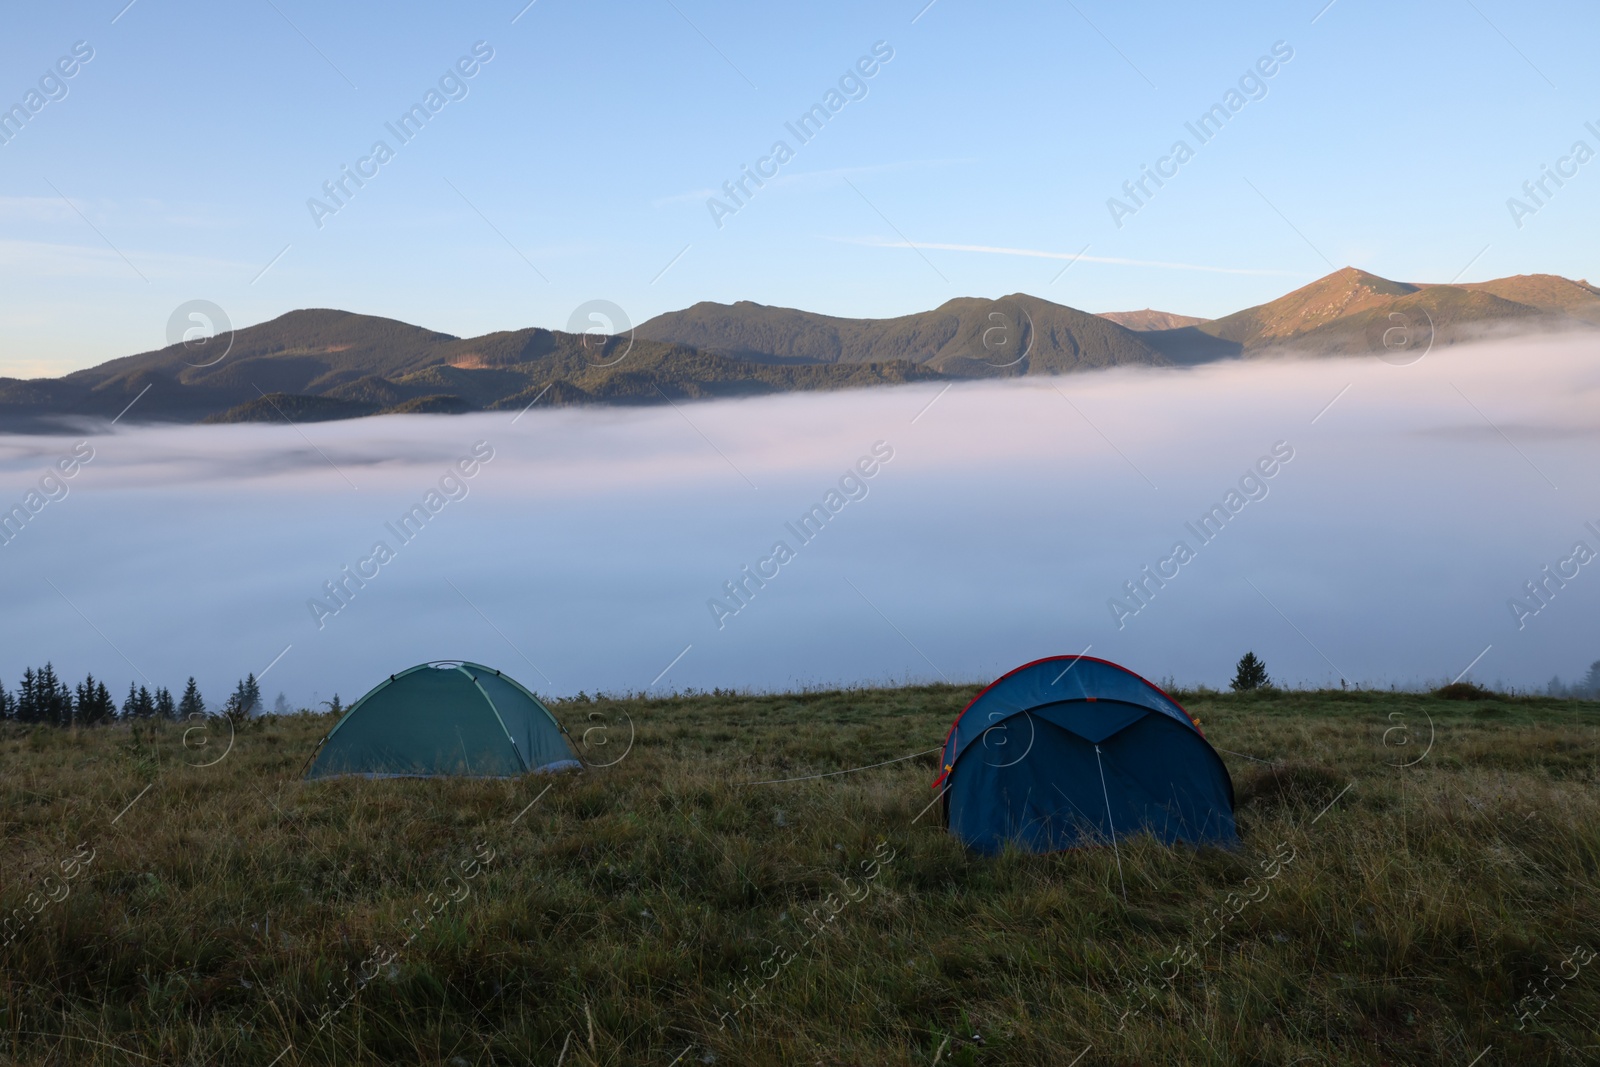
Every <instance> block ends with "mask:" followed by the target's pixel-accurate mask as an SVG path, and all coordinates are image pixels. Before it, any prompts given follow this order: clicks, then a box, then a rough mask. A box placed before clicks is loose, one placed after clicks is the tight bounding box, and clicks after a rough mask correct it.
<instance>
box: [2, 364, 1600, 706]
mask: <svg viewBox="0 0 1600 1067" xmlns="http://www.w3.org/2000/svg"><path fill="white" fill-rule="evenodd" d="M1597 356H1600V343H1597V342H1596V340H1594V339H1593V338H1581V339H1574V338H1571V337H1568V338H1555V339H1538V340H1523V341H1516V342H1500V343H1492V344H1483V345H1478V346H1468V347H1454V348H1441V349H1437V350H1435V351H1433V352H1431V353H1429V354H1428V355H1427V356H1426V357H1425V358H1423V359H1422V360H1421V361H1420V362H1417V363H1415V364H1413V365H1410V366H1392V365H1389V364H1387V363H1384V362H1381V361H1379V360H1377V359H1371V358H1369V359H1360V360H1348V359H1340V360H1327V359H1323V360H1314V361H1304V362H1299V361H1271V362H1267V361H1242V362H1230V363H1225V364H1216V365H1211V366H1206V367H1202V368H1198V369H1190V370H1178V371H1165V370H1160V371H1152V370H1123V371H1109V372H1099V373H1092V374H1080V375H1073V376H1068V377H1060V378H1054V379H1040V378H1027V379H1020V380H1015V381H1006V382H993V383H971V384H959V385H954V386H947V387H945V386H939V385H926V384H923V385H917V386H906V387H896V388H880V389H868V390H857V391H851V392H839V393H827V394H808V395H789V396H781V397H774V398H767V399H756V400H738V401H718V402H712V403H683V404H679V405H676V406H665V405H663V406H655V407H645V408H624V409H618V408H586V409H563V410H541V409H540V408H539V407H537V406H535V407H534V408H533V409H531V410H528V411H526V412H525V413H523V414H521V415H520V416H518V415H515V413H511V412H506V413H493V414H481V415H472V416H463V417H426V416H407V417H384V418H369V419H360V420H354V421H346V422H335V423H320V424H311V425H302V426H289V425H280V426H220V427H172V426H128V425H118V426H115V427H107V426H98V427H93V428H88V429H85V430H84V431H83V432H81V433H71V432H63V433H62V434H59V435H51V436H7V437H0V507H5V508H10V507H12V505H14V504H15V505H20V506H22V507H23V509H24V511H25V512H27V511H28V507H29V505H30V504H31V505H33V507H34V509H35V510H34V511H33V512H31V513H30V517H29V518H28V519H27V521H26V522H25V523H22V524H21V528H20V530H16V531H15V532H14V533H12V532H8V533H7V535H6V536H9V537H10V540H9V542H8V543H6V544H4V546H3V547H0V573H3V575H4V585H3V588H4V592H5V611H4V613H3V614H0V681H3V682H4V684H5V685H6V686H8V687H11V688H14V687H15V685H16V682H17V679H18V676H19V675H20V674H21V672H22V670H23V668H24V667H25V666H29V665H37V664H41V663H43V662H45V661H46V660H50V661H53V663H54V665H55V667H56V669H57V671H58V673H61V674H62V675H64V676H65V677H66V678H68V679H69V680H72V681H76V680H77V679H79V678H81V677H82V675H83V674H84V672H86V671H92V672H93V673H94V674H95V675H96V676H97V677H102V678H104V679H105V680H106V681H107V682H108V683H109V684H110V685H111V686H112V688H113V690H115V691H116V692H117V693H119V694H120V693H122V692H125V691H126V689H127V686H128V683H129V681H130V680H139V681H141V682H146V681H147V682H148V683H149V684H151V685H166V686H169V687H171V688H173V689H174V690H177V689H178V688H179V687H180V686H181V685H182V684H183V682H184V680H185V679H186V678H187V677H189V676H190V675H194V676H195V677H196V678H197V679H198V680H199V683H200V686H201V689H202V692H203V693H204V694H205V695H206V696H207V698H208V699H209V700H210V701H211V702H212V703H213V704H214V705H215V704H218V703H220V700H221V698H222V697H223V696H225V695H226V692H227V690H228V689H230V688H231V687H232V685H233V684H234V683H235V681H236V680H237V679H238V678H240V677H242V676H243V675H245V674H246V673H247V672H254V673H256V674H257V675H262V676H263V678H262V688H263V691H264V692H265V694H266V699H267V702H268V703H269V705H270V704H271V703H272V701H273V699H274V697H275V696H276V695H277V694H279V693H280V692H281V693H283V694H285V695H286V697H287V699H288V701H289V702H290V704H291V705H309V704H312V703H314V702H317V701H322V700H327V699H329V698H330V697H331V696H332V695H333V694H334V693H336V692H337V693H338V694H339V695H340V696H341V697H343V698H344V699H345V700H346V701H349V700H350V699H353V698H354V697H357V696H359V695H360V694H361V693H363V692H364V691H366V690H367V689H368V688H369V687H371V686H372V685H373V684H375V683H376V682H377V681H379V680H380V679H382V678H383V677H385V676H386V675H388V674H389V673H391V672H394V671H397V670H400V669H402V668H404V667H407V666H410V665H412V664H415V663H419V662H423V661H431V660H441V659H469V660H474V661H478V662H481V663H485V664H489V665H492V666H496V667H499V668H501V669H502V670H504V671H506V672H508V673H510V674H512V675H514V676H516V677H518V678H519V679H520V680H522V681H523V682H524V683H525V684H527V685H528V686H529V687H530V688H532V689H534V690H536V691H538V692H541V693H545V694H550V695H557V696H560V695H569V694H574V693H577V692H578V691H580V690H586V691H588V692H590V693H594V692H596V691H604V692H624V691H635V690H643V689H652V688H653V690H654V691H663V690H673V689H686V688H691V687H692V688H696V689H711V688H714V687H724V688H728V687H731V688H741V689H742V688H750V689H756V690H770V689H785V688H794V687H801V686H820V685H831V684H840V683H844V684H854V683H879V682H900V681H905V680H924V679H934V680H937V679H940V678H946V679H950V680H952V681H974V680H987V679H990V678H993V677H995V676H996V675H998V674H1000V673H1002V672H1004V671H1006V670H1008V669H1010V668H1012V667H1014V666H1017V665H1019V664H1022V663H1025V662H1027V661H1029V660H1031V659H1035V658H1037V657H1041V656H1047V655H1052V654H1060V653H1078V652H1083V651H1085V650H1087V651H1088V652H1089V654H1090V655H1095V656H1102V657H1105V658H1108V659H1112V660H1115V661H1117V662H1120V663H1123V664H1125V665H1127V666H1128V667H1130V668H1131V669H1133V670H1135V671H1137V672H1139V673H1141V674H1143V675H1145V676H1146V677H1149V678H1151V679H1153V680H1160V679H1166V678H1171V679H1175V680H1176V681H1177V682H1178V683H1180V684H1194V683H1206V684H1209V685H1213V686H1222V685H1225V684H1226V682H1227V680H1228V679H1229V678H1230V677H1231V674H1232V668H1233V664H1234V662H1235V661H1236V660H1237V659H1238V658H1239V656H1240V655H1241V654H1242V653H1243V652H1245V651H1246V650H1253V651H1255V652H1256V653H1257V654H1258V655H1259V656H1261V657H1262V658H1263V659H1264V660H1265V661H1266V663H1267V666H1268V668H1269V670H1270V672H1271V674H1272V675H1273V677H1274V678H1275V679H1277V680H1279V681H1281V682H1283V683H1287V684H1293V685H1301V684H1309V685H1328V684H1332V685H1338V684H1339V682H1340V679H1341V678H1342V679H1344V680H1345V681H1346V682H1347V683H1348V684H1350V685H1352V686H1355V685H1358V684H1359V685H1362V686H1368V687H1372V686H1381V687H1384V688H1387V687H1389V686H1390V685H1399V686H1402V687H1405V686H1410V685H1418V684H1423V683H1427V682H1434V683H1437V682H1439V681H1446V680H1450V679H1452V678H1454V677H1456V676H1457V675H1459V674H1461V673H1462V672H1464V671H1466V670H1467V669H1468V668H1469V665H1470V667H1471V670H1470V674H1468V677H1469V678H1473V679H1476V680H1479V681H1482V682H1485V683H1490V684H1492V683H1495V682H1499V683H1502V684H1506V685H1515V686H1518V687H1535V686H1542V685H1543V684H1544V683H1545V682H1546V681H1547V680H1548V679H1549V678H1550V676H1551V675H1553V674H1558V673H1559V674H1560V675H1562V676H1563V677H1564V678H1567V679H1568V680H1571V679H1573V678H1574V677H1575V676H1577V675H1580V674H1581V673H1582V672H1583V671H1584V670H1585V669H1586V668H1587V666H1588V665H1589V664H1590V663H1591V662H1592V661H1594V660H1596V659H1600V626H1597V625H1596V623H1597V620H1600V610H1597V609H1600V562H1596V563H1594V564H1589V557H1590V555H1591V554H1592V552H1600V492H1597V490H1600V463H1597V459H1600V402H1597V401H1600V358H1597ZM136 410H137V409H135V411H136ZM79 442H86V443H83V444H80V443H79ZM75 450H76V455H75ZM90 454H92V458H87V461H85V459H84V457H85V456H86V455H90ZM68 470H70V472H71V475H70V477H68V476H66V475H65V474H64V473H63V472H64V471H68ZM1269 472H1270V473H1269ZM1230 492H1231V493H1233V494H1235V495H1233V496H1231V497H1230V496H1229V494H1230ZM30 493H33V494H37V495H34V496H30V495H29V494H30ZM830 493H831V494H832V495H830ZM430 494H431V495H430ZM1213 505H1217V506H1218V510H1213ZM814 506H815V507H814ZM1208 514H1210V515H1211V519H1210V522H1209V523H1208V524H1206V525H1204V526H1202V524H1201V519H1202V517H1204V516H1206V515H1208ZM808 515H809V516H810V518H809V521H803V520H804V519H805V517H806V516H808ZM407 516H409V519H408V520H407ZM15 522H16V520H15V518H13V524H14V525H15ZM1587 523H1593V524H1594V527H1590V526H1587V525H1586V524H1587ZM1579 542H1583V543H1584V545H1585V546H1586V549H1585V551H1582V552H1580V551H1578V543H1579ZM1180 543H1182V544H1183V545H1184V550H1183V551H1180V550H1179V548H1178V546H1179V544H1180ZM780 545H781V546H782V547H781V548H780ZM380 546H382V548H381V549H380ZM1545 568H1549V569H1548V570H1546V569H1545ZM1563 574H1564V575H1565V577H1564V578H1563V577H1561V575H1563ZM1552 575H1554V576H1555V577H1551V576H1552ZM1530 581H1533V582H1542V583H1544V584H1543V585H1542V586H1541V587H1540V591H1541V596H1540V598H1538V599H1535V598H1534V597H1532V596H1531V595H1530V594H1529V592H1528V590H1527V585H1526V583H1528V582H1530ZM1129 583H1135V584H1133V586H1132V588H1133V590H1134V592H1136V593H1137V594H1138V595H1137V596H1133V595H1130V591H1129V590H1130V585H1129ZM730 587H731V588H732V589H733V590H734V592H732V593H730ZM335 594H337V595H335ZM735 594H736V595H735ZM1513 601H1518V602H1520V605H1521V606H1520V607H1519V606H1518V604H1517V603H1513Z"/></svg>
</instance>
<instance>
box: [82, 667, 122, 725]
mask: <svg viewBox="0 0 1600 1067" xmlns="http://www.w3.org/2000/svg"><path fill="white" fill-rule="evenodd" d="M75 711H76V713H77V717H78V722H79V723H81V724H82V725H84V726H93V725H96V724H98V723H104V722H110V721H111V720H112V719H114V718H116V717H117V702H116V701H115V700H112V699H111V691H110V690H108V689H107V688H106V685H105V683H104V682H99V681H96V680H95V677H94V675H92V674H90V675H86V676H85V677H84V679H83V681H82V682H80V683H79V684H78V690H77V700H76V708H75Z"/></svg>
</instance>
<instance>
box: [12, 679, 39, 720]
mask: <svg viewBox="0 0 1600 1067" xmlns="http://www.w3.org/2000/svg"><path fill="white" fill-rule="evenodd" d="M39 718H40V713H39V684H38V680H37V679H35V678H34V676H33V668H32V667H28V668H27V669H25V670H24V671H23V672H22V683H21V684H20V685H18V686H17V721H18V722H38V721H39Z"/></svg>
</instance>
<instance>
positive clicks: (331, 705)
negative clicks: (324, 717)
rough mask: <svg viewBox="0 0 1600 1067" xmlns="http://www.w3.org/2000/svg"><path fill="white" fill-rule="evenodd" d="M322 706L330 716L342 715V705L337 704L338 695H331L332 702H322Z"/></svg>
mask: <svg viewBox="0 0 1600 1067" xmlns="http://www.w3.org/2000/svg"><path fill="white" fill-rule="evenodd" d="M322 706H323V707H325V708H327V709H328V714H330V715H343V714H344V705H343V704H341V703H339V694H338V693H335V694H333V699H332V700H324V701H323V702H322Z"/></svg>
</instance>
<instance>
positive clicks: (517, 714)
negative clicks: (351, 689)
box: [306, 660, 582, 778]
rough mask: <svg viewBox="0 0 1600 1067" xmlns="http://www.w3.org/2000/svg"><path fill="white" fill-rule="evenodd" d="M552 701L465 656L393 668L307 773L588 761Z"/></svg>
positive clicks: (502, 769) (511, 770) (486, 769)
mask: <svg viewBox="0 0 1600 1067" xmlns="http://www.w3.org/2000/svg"><path fill="white" fill-rule="evenodd" d="M564 733H565V731H563V730H562V728H561V724H560V723H558V722H556V720H555V716H553V715H551V714H550V709H548V708H546V707H545V706H544V705H543V704H541V703H539V699H538V698H537V697H535V696H534V695H533V694H532V693H530V692H528V691H527V690H526V689H524V688H523V687H522V686H521V685H519V684H517V683H516V682H515V681H513V680H512V679H511V678H509V677H507V676H506V675H503V674H501V673H500V672H499V671H497V670H495V669H494V668H493V667H484V666H480V665H479V664H476V663H466V662H464V661H461V660H448V661H439V662H435V663H423V664H419V665H418V666H415V667H412V668H411V669H410V670H405V671H401V672H400V673H399V674H391V675H390V676H389V677H388V678H387V679H386V680H385V681H383V682H380V683H378V685H377V687H376V688H374V689H373V690H372V691H371V692H369V693H368V694H367V695H366V696H364V697H362V698H361V699H360V700H358V701H356V702H355V703H354V704H353V705H351V707H350V710H349V711H348V712H346V713H345V716H344V718H342V719H340V720H339V721H338V722H337V723H336V724H334V727H333V729H332V730H330V731H328V736H327V737H325V738H323V739H322V743H321V744H320V745H318V746H317V751H316V752H315V753H314V754H313V756H312V760H311V765H310V767H309V768H308V769H307V771H306V777H307V778H332V777H336V776H338V775H344V774H356V775H364V776H366V777H369V778H431V777H435V776H439V775H468V776H472V777H478V778H509V777H513V776H515V775H519V774H526V773H528V772H529V771H536V772H542V771H558V770H567V769H571V768H577V767H580V766H582V765H581V764H580V763H579V762H578V760H577V759H576V758H575V757H574V755H573V752H572V746H571V745H569V744H568V743H567V739H566V737H565V736H564Z"/></svg>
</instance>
